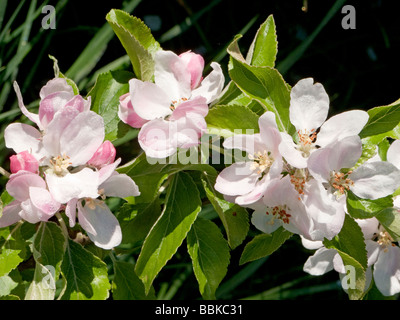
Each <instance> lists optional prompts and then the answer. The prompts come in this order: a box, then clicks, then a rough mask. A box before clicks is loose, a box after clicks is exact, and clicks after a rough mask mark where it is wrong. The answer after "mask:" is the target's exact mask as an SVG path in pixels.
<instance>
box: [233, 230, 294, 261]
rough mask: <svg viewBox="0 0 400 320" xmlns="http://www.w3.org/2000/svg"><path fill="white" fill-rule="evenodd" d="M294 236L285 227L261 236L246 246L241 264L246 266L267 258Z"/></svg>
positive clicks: (257, 236)
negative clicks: (248, 263)
mask: <svg viewBox="0 0 400 320" xmlns="http://www.w3.org/2000/svg"><path fill="white" fill-rule="evenodd" d="M292 235H293V234H292V233H291V232H289V231H287V230H285V229H284V228H283V227H280V228H278V229H277V230H276V231H275V232H273V233H272V234H267V233H263V234H259V235H256V236H255V237H254V238H253V240H251V241H250V242H249V243H248V244H246V246H245V248H244V249H243V253H242V256H241V257H240V261H239V264H241V265H242V264H245V263H247V262H250V261H254V260H257V259H260V258H263V257H266V256H269V255H271V254H272V253H273V252H275V251H276V250H278V249H279V248H280V246H281V245H282V244H283V243H284V242H285V241H286V240H287V239H289V238H290V237H291V236H292Z"/></svg>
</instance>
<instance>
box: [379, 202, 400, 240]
mask: <svg viewBox="0 0 400 320" xmlns="http://www.w3.org/2000/svg"><path fill="white" fill-rule="evenodd" d="M375 217H376V218H377V219H378V220H379V222H380V223H381V224H382V226H383V227H384V228H385V230H386V231H387V232H389V234H390V235H391V236H392V238H393V239H394V241H398V242H399V241H400V211H399V210H398V209H395V208H387V209H384V210H382V211H381V212H379V213H378V214H377V215H376V216H375Z"/></svg>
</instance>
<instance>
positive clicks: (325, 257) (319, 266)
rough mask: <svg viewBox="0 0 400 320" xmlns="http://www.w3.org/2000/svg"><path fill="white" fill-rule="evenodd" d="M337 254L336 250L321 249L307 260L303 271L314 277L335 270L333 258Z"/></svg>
mask: <svg viewBox="0 0 400 320" xmlns="http://www.w3.org/2000/svg"><path fill="white" fill-rule="evenodd" d="M336 254H337V252H336V250H333V249H326V248H325V247H323V248H320V249H318V250H317V251H316V252H315V253H314V255H313V256H311V257H309V258H308V259H307V261H306V263H305V264H304V267H303V270H304V271H305V272H307V273H309V274H311V275H313V276H320V275H323V274H325V273H327V272H329V271H331V270H333V258H334V256H335V255H336Z"/></svg>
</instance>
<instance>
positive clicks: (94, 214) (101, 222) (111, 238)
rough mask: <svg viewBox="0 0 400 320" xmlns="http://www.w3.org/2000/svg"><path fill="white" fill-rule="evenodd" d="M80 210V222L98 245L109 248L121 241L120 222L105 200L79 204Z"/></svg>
mask: <svg viewBox="0 0 400 320" xmlns="http://www.w3.org/2000/svg"><path fill="white" fill-rule="evenodd" d="M78 211H79V223H80V224H81V226H82V228H84V229H85V230H86V232H87V234H88V236H89V238H90V239H91V240H92V241H93V242H94V244H95V245H96V246H98V247H100V248H103V249H106V250H109V249H112V248H114V247H116V246H118V245H119V244H120V243H121V240H122V232H121V227H120V225H119V222H118V220H117V218H116V217H115V216H114V215H113V213H112V212H111V210H110V209H109V208H108V207H107V205H106V204H105V203H104V202H102V201H95V202H94V203H91V204H89V205H88V204H85V206H84V207H82V206H81V205H80V204H79V205H78ZM83 219H84V221H85V222H84V223H82V222H83V221H82V220H83ZM89 226H90V227H89Z"/></svg>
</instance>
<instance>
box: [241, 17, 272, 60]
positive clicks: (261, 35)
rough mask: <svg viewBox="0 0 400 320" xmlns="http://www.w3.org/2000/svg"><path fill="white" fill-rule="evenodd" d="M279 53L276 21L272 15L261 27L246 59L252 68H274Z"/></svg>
mask: <svg viewBox="0 0 400 320" xmlns="http://www.w3.org/2000/svg"><path fill="white" fill-rule="evenodd" d="M277 53H278V41H277V39H276V28H275V21H274V17H273V16H272V15H270V16H268V18H267V20H266V21H265V22H264V23H263V24H262V25H261V26H260V28H259V29H258V31H257V34H256V36H255V37H254V40H253V42H252V44H251V46H250V49H249V52H248V54H247V57H246V61H247V62H248V64H250V65H252V66H259V67H260V66H268V67H274V66H275V60H276V55H277Z"/></svg>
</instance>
